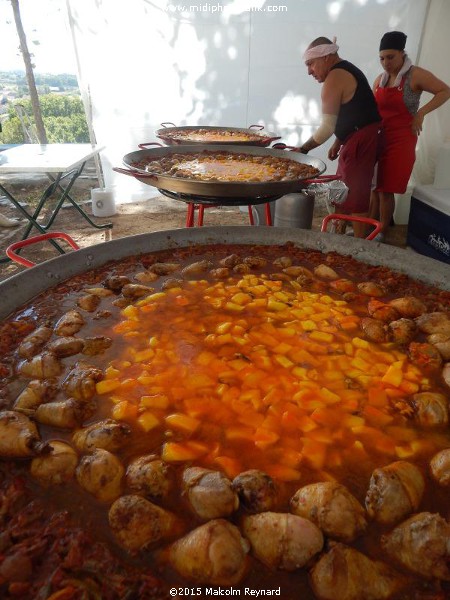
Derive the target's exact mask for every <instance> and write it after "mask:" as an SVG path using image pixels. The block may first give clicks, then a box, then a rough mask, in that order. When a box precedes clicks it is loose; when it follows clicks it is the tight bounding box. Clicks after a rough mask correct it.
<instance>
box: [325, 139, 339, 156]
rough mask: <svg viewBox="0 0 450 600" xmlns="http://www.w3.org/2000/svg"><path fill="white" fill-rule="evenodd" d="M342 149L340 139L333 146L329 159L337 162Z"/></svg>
mask: <svg viewBox="0 0 450 600" xmlns="http://www.w3.org/2000/svg"><path fill="white" fill-rule="evenodd" d="M340 149H341V142H340V141H339V140H338V139H336V140H334V142H333V145H332V146H331V148H330V149H329V150H328V158H329V159H330V160H336V158H337V157H338V156H339V151H340Z"/></svg>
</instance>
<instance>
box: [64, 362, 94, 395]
mask: <svg viewBox="0 0 450 600" xmlns="http://www.w3.org/2000/svg"><path fill="white" fill-rule="evenodd" d="M102 377H103V373H102V370H101V369H99V368H97V367H94V366H93V365H90V364H88V363H86V362H84V361H81V360H80V361H79V362H77V363H76V364H75V365H74V366H73V367H72V368H71V370H70V372H69V374H68V375H67V377H66V378H65V380H64V382H63V384H62V386H63V389H64V391H65V393H66V395H67V396H68V397H71V398H76V399H78V400H90V399H91V398H92V397H93V396H94V395H95V393H96V388H95V384H96V382H97V381H100V379H102Z"/></svg>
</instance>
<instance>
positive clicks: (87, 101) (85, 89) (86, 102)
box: [66, 0, 105, 188]
mask: <svg viewBox="0 0 450 600" xmlns="http://www.w3.org/2000/svg"><path fill="white" fill-rule="evenodd" d="M66 6H67V15H68V19H69V26H70V32H71V34H72V43H73V48H74V52H75V60H76V63H77V71H78V73H77V77H78V81H79V82H80V88H81V89H80V91H81V97H82V100H83V106H84V112H85V114H86V121H87V125H88V130H89V140H90V142H91V144H93V145H95V144H97V138H96V135H95V131H94V127H93V124H92V101H91V91H90V89H89V85H88V86H86V85H85V83H84V80H83V76H82V74H81V61H80V55H79V53H78V46H77V40H76V35H75V27H74V19H73V15H72V9H71V6H70V0H66ZM94 163H95V171H96V174H97V179H98V184H99V186H100V187H101V188H103V187H105V180H104V177H103V171H102V165H101V162H100V157H99V155H98V154H96V155H95V156H94Z"/></svg>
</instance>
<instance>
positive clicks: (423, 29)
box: [416, 0, 431, 64]
mask: <svg viewBox="0 0 450 600" xmlns="http://www.w3.org/2000/svg"><path fill="white" fill-rule="evenodd" d="M430 7H431V0H428V2H427V7H426V9H425V18H424V20H423V27H422V31H421V32H420V38H419V45H418V47H417V58H416V63H417V64H419V62H420V55H421V54H422V44H423V37H424V35H425V29H426V25H427V21H428V16H429V14H430Z"/></svg>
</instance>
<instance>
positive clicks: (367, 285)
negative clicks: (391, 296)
mask: <svg viewBox="0 0 450 600" xmlns="http://www.w3.org/2000/svg"><path fill="white" fill-rule="evenodd" d="M356 287H357V288H358V291H359V292H360V293H361V294H364V295H365V296H371V297H372V298H381V296H384V295H385V294H386V290H385V289H384V288H383V287H382V286H381V285H379V284H378V283H374V282H373V281H363V282H362V283H358V285H357V286H356Z"/></svg>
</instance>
